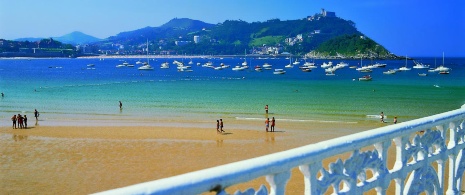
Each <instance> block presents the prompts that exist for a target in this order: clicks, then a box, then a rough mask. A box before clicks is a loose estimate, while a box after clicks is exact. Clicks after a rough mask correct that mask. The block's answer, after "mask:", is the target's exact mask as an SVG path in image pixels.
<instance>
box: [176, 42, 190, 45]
mask: <svg viewBox="0 0 465 195" xmlns="http://www.w3.org/2000/svg"><path fill="white" fill-rule="evenodd" d="M174 43H175V44H176V45H177V46H183V45H187V44H189V43H190V41H175V42H174Z"/></svg>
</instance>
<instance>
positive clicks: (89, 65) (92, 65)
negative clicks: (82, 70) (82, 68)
mask: <svg viewBox="0 0 465 195" xmlns="http://www.w3.org/2000/svg"><path fill="white" fill-rule="evenodd" d="M94 66H95V65H94V64H87V67H94Z"/></svg>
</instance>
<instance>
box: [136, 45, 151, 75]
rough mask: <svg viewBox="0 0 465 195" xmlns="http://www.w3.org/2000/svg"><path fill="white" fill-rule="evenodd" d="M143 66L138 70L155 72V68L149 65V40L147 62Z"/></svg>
mask: <svg viewBox="0 0 465 195" xmlns="http://www.w3.org/2000/svg"><path fill="white" fill-rule="evenodd" d="M142 64H143V65H142V66H141V67H139V68H137V69H139V70H153V67H152V66H150V64H149V40H148V39H147V62H143V63H142Z"/></svg>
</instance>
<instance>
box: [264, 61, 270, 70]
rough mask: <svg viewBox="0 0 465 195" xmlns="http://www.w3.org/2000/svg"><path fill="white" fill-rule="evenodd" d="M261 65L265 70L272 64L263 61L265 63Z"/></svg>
mask: <svg viewBox="0 0 465 195" xmlns="http://www.w3.org/2000/svg"><path fill="white" fill-rule="evenodd" d="M262 67H263V68H264V69H265V70H271V67H272V65H271V64H268V63H265V64H263V65H262Z"/></svg>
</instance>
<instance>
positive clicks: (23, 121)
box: [11, 109, 39, 129]
mask: <svg viewBox="0 0 465 195" xmlns="http://www.w3.org/2000/svg"><path fill="white" fill-rule="evenodd" d="M34 117H35V118H36V121H37V120H39V112H38V111H37V109H35V110H34ZM11 121H12V122H13V129H18V128H19V129H27V116H26V115H24V116H22V115H21V114H17V115H13V117H11Z"/></svg>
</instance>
